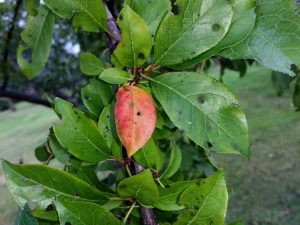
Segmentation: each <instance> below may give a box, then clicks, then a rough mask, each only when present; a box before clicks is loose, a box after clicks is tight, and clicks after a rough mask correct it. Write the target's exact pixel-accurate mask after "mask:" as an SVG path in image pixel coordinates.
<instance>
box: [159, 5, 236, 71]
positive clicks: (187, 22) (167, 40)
mask: <svg viewBox="0 0 300 225" xmlns="http://www.w3.org/2000/svg"><path fill="white" fill-rule="evenodd" d="M232 16H233V9H232V6H231V3H230V1H219V0H198V1H190V0H177V1H176V2H175V3H174V5H173V8H172V12H169V13H168V14H167V15H166V16H165V17H164V19H163V20H162V22H161V24H160V26H159V28H158V31H157V34H156V37H155V46H154V58H155V62H156V64H162V65H164V66H170V65H176V64H181V63H183V62H184V61H186V60H189V59H192V58H195V57H197V56H198V55H200V54H201V53H203V52H205V51H207V50H208V49H210V48H212V47H213V46H215V45H216V44H217V43H218V42H219V41H221V40H222V38H223V37H224V36H225V34H226V32H227V31H228V29H229V26H230V22H231V19H232Z"/></svg>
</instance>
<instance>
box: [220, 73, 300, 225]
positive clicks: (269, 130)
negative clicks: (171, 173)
mask: <svg viewBox="0 0 300 225" xmlns="http://www.w3.org/2000/svg"><path fill="white" fill-rule="evenodd" d="M224 83H225V84H226V85H227V86H229V87H230V89H231V90H233V92H235V93H236V95H237V96H238V98H239V100H240V102H241V104H242V106H243V107H244V109H245V113H246V115H247V119H248V123H249V131H250V139H251V158H250V160H246V159H243V158H240V157H236V156H229V155H222V156H220V155H219V156H217V158H218V162H219V164H220V165H221V166H222V167H224V170H225V175H226V178H227V183H228V187H229V190H230V204H229V211H228V220H233V219H239V218H241V219H245V221H246V222H247V223H246V224H249V225H299V223H300V173H299V171H300V112H295V110H294V108H293V106H292V102H291V100H292V98H291V90H290V91H288V92H287V93H286V94H285V95H284V96H283V97H280V98H279V97H277V96H276V94H275V91H274V89H273V87H272V84H271V82H270V71H269V70H267V69H263V68H260V67H257V68H253V69H251V70H250V71H249V73H248V74H247V75H246V76H245V77H244V78H242V79H239V78H238V74H237V73H233V72H230V73H228V74H226V75H225V77H224Z"/></svg>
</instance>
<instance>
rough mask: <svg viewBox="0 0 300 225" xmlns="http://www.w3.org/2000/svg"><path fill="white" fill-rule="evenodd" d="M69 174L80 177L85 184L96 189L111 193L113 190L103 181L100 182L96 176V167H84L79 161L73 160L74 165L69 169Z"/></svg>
mask: <svg viewBox="0 0 300 225" xmlns="http://www.w3.org/2000/svg"><path fill="white" fill-rule="evenodd" d="M67 171H68V173H69V174H72V175H73V176H76V177H78V178H79V179H81V180H83V181H84V182H86V183H88V184H90V185H92V186H94V187H96V188H97V189H98V190H100V191H103V192H106V193H111V192H112V190H111V189H110V188H109V187H108V186H107V185H106V184H105V183H103V182H102V181H100V180H99V179H98V177H97V175H96V166H95V165H92V166H83V165H82V163H81V162H80V161H78V160H72V165H70V166H68V169H67Z"/></svg>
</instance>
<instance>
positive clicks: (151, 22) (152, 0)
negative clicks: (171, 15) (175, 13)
mask: <svg viewBox="0 0 300 225" xmlns="http://www.w3.org/2000/svg"><path fill="white" fill-rule="evenodd" d="M125 4H127V5H128V6H129V7H130V8H131V9H133V10H134V11H135V12H136V13H137V14H139V15H140V17H142V18H143V20H144V21H145V23H146V24H147V25H148V27H149V30H150V33H151V34H152V35H153V36H154V35H155V33H156V30H157V28H158V25H159V23H160V21H161V19H162V18H163V16H164V15H165V14H166V13H167V11H169V10H170V9H171V4H170V1H169V0H160V1H157V0H148V1H140V0H125Z"/></svg>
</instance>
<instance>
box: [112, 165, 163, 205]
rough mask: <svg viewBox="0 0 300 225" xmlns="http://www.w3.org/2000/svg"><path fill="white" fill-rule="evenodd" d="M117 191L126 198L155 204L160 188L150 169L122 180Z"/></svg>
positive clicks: (141, 202)
mask: <svg viewBox="0 0 300 225" xmlns="http://www.w3.org/2000/svg"><path fill="white" fill-rule="evenodd" d="M117 192H118V194H119V195H120V196H121V197H124V198H135V199H136V200H137V201H138V202H139V203H140V204H142V205H145V206H153V205H154V204H155V203H156V202H157V200H158V197H159V191H158V188H157V186H156V184H155V182H154V180H153V177H152V173H151V171H150V170H149V169H146V170H144V171H143V172H141V173H139V174H137V175H134V176H132V177H129V178H126V179H124V180H122V181H121V182H120V183H119V184H118V187H117Z"/></svg>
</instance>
